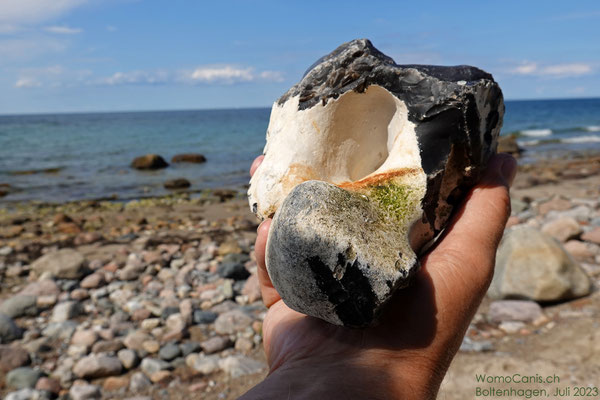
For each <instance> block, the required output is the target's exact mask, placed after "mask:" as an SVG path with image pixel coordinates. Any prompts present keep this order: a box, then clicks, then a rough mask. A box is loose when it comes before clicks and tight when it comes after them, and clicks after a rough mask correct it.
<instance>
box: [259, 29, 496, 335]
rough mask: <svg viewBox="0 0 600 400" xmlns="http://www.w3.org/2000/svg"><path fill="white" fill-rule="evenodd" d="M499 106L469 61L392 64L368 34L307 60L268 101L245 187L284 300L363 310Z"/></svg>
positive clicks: (475, 166) (344, 318) (474, 158)
mask: <svg viewBox="0 0 600 400" xmlns="http://www.w3.org/2000/svg"><path fill="white" fill-rule="evenodd" d="M503 114H504V103H503V99H502V93H501V91H500V88H499V86H498V85H497V84H496V82H495V81H494V80H493V78H492V76H491V75H490V74H488V73H486V72H484V71H482V70H480V69H477V68H474V67H469V66H458V67H439V66H426V65H397V64H395V63H394V61H393V60H392V59H391V58H389V57H387V56H386V55H384V54H382V53H381V52H379V51H378V50H377V49H376V48H375V47H373V45H372V44H371V43H370V42H369V41H368V40H354V41H352V42H349V43H345V44H343V45H341V46H340V47H339V48H337V49H336V50H334V51H333V52H332V53H331V54H329V55H327V56H325V57H323V58H321V59H320V60H318V61H317V62H316V63H315V64H314V65H313V66H312V67H311V68H310V69H309V71H308V72H307V73H306V74H305V75H304V77H303V78H302V80H301V81H300V82H299V83H298V84H297V85H295V86H294V87H292V88H291V89H290V90H289V91H288V92H287V93H286V94H284V95H283V96H282V97H281V98H280V99H279V100H278V101H277V102H276V103H275V104H274V105H273V109H272V113H271V120H270V125H269V128H268V135H267V145H266V147H265V159H264V160H263V162H262V164H261V165H260V166H259V168H258V169H257V171H256V173H255V174H254V176H253V177H252V180H251V182H250V189H249V193H248V195H249V202H250V207H251V209H252V211H253V212H254V213H255V214H256V215H257V216H258V217H259V218H261V219H265V218H270V217H273V216H274V219H273V223H272V225H271V230H270V234H269V238H268V241H267V254H266V263H267V269H268V271H269V276H270V277H271V280H272V281H273V284H274V286H275V288H276V289H277V291H278V292H279V293H280V294H281V297H282V298H283V300H284V302H285V303H286V304H287V305H288V306H289V307H291V308H293V309H295V310H296V311H299V312H302V313H304V314H308V315H312V316H315V317H319V318H322V319H324V320H326V321H328V322H331V323H334V324H337V325H344V326H350V327H364V326H368V325H370V324H372V323H373V322H374V321H375V320H376V318H377V316H378V314H380V312H381V310H382V308H383V306H384V305H385V303H386V302H387V301H388V300H389V299H390V298H391V296H392V294H393V293H394V292H395V290H397V289H399V288H402V287H405V286H407V285H408V283H409V282H410V280H411V277H412V276H413V275H414V274H415V272H416V271H417V269H418V261H417V257H416V255H415V253H416V252H419V251H420V250H421V248H422V247H423V246H424V245H425V244H426V243H428V242H429V241H431V239H433V238H434V237H436V235H437V233H439V232H440V231H441V230H442V229H443V228H444V227H445V225H446V222H447V221H448V219H449V217H450V215H451V213H452V210H453V207H454V205H455V204H457V203H459V201H460V199H461V198H462V197H463V196H464V194H465V193H466V192H467V191H468V190H469V188H470V187H472V186H473V185H474V184H475V183H476V182H477V181H478V179H479V178H480V176H481V174H482V172H483V170H484V169H485V167H486V166H487V163H488V160H489V159H490V157H491V156H492V155H493V154H494V153H495V151H496V146H497V137H498V134H499V132H500V128H501V125H502V117H503ZM292 143H293V145H292ZM409 233H410V235H409Z"/></svg>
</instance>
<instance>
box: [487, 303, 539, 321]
mask: <svg viewBox="0 0 600 400" xmlns="http://www.w3.org/2000/svg"><path fill="white" fill-rule="evenodd" d="M543 315H544V314H543V311H542V307H540V305H539V304H538V303H536V302H535V301H525V300H499V301H494V302H493V303H492V304H490V310H489V312H488V316H489V319H490V321H492V322H495V323H500V322H503V321H521V322H533V321H535V320H537V319H538V318H540V317H542V316H543Z"/></svg>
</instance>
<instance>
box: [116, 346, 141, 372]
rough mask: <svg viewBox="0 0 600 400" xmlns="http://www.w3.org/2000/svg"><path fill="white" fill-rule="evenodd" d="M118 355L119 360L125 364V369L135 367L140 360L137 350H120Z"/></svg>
mask: <svg viewBox="0 0 600 400" xmlns="http://www.w3.org/2000/svg"><path fill="white" fill-rule="evenodd" d="M117 357H119V361H121V364H123V367H125V369H131V368H134V367H135V366H137V365H138V363H139V362H140V359H139V358H138V356H137V354H136V352H135V351H133V350H129V349H122V350H119V352H118V353H117Z"/></svg>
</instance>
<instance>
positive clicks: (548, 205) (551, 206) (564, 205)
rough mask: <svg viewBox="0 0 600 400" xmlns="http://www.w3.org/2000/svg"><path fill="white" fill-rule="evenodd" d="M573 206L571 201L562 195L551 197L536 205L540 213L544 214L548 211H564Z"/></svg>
mask: <svg viewBox="0 0 600 400" xmlns="http://www.w3.org/2000/svg"><path fill="white" fill-rule="evenodd" d="M571 208H573V203H571V201H570V200H568V199H565V198H563V197H553V198H552V199H550V200H548V201H546V202H544V203H541V204H540V205H539V206H538V212H539V213H540V215H546V214H548V213H549V212H550V211H566V210H569V209H571Z"/></svg>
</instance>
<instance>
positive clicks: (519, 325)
mask: <svg viewBox="0 0 600 400" xmlns="http://www.w3.org/2000/svg"><path fill="white" fill-rule="evenodd" d="M498 328H499V329H500V330H501V331H503V332H506V333H508V334H515V333H518V332H520V331H521V330H522V329H523V328H525V324H524V323H523V322H521V321H503V322H501V323H500V325H498Z"/></svg>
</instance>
